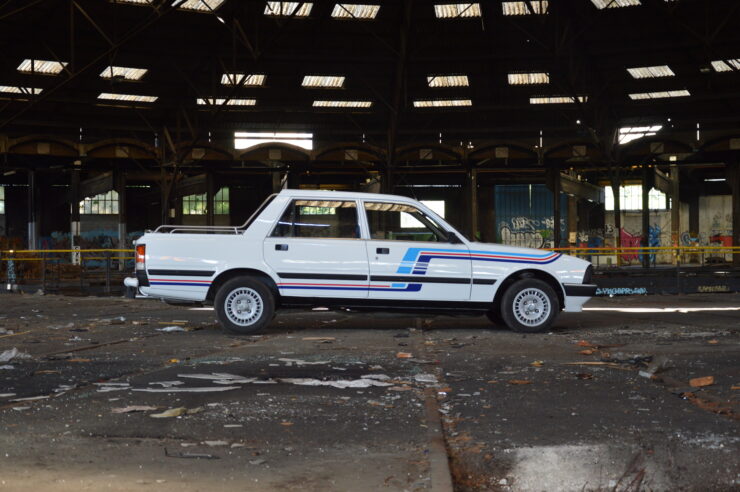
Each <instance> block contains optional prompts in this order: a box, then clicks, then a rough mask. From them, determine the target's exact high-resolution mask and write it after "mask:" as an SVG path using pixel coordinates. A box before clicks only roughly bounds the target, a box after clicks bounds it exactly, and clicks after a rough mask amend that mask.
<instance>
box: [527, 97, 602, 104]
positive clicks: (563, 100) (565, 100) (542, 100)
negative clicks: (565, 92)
mask: <svg viewBox="0 0 740 492" xmlns="http://www.w3.org/2000/svg"><path fill="white" fill-rule="evenodd" d="M576 100H577V101H578V102H580V103H585V102H588V96H577V97H574V96H534V97H530V98H529V104H575V102H576Z"/></svg>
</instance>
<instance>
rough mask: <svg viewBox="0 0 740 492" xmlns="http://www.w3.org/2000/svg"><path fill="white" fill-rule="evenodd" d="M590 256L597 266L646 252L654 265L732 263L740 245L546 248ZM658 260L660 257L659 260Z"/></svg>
mask: <svg viewBox="0 0 740 492" xmlns="http://www.w3.org/2000/svg"><path fill="white" fill-rule="evenodd" d="M549 249H550V250H551V251H557V252H560V253H565V254H568V255H571V256H576V257H579V258H583V259H586V260H589V261H590V262H591V263H593V264H594V267H596V268H603V267H616V266H629V265H637V266H640V265H642V264H643V259H644V257H645V255H647V257H648V263H649V264H650V265H651V266H653V267H656V266H660V265H674V266H675V265H682V266H706V265H713V264H725V263H732V262H733V258H734V255H740V246H624V247H590V246H579V247H569V248H549ZM658 260H660V261H658Z"/></svg>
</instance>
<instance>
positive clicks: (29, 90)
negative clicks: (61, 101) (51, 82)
mask: <svg viewBox="0 0 740 492" xmlns="http://www.w3.org/2000/svg"><path fill="white" fill-rule="evenodd" d="M43 90H44V89H41V88H39V87H17V86H14V85H0V92H4V93H6V94H28V95H32V94H33V95H36V94H41V91H43Z"/></svg>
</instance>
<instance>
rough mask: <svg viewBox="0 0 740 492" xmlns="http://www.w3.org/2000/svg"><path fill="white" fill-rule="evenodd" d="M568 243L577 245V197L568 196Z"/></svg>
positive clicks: (573, 245)
mask: <svg viewBox="0 0 740 492" xmlns="http://www.w3.org/2000/svg"><path fill="white" fill-rule="evenodd" d="M568 245H570V246H571V247H575V246H578V198H577V197H575V196H568Z"/></svg>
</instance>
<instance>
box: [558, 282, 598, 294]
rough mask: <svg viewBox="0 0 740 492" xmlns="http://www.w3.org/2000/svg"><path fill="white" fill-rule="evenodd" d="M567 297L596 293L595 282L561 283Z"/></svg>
mask: <svg viewBox="0 0 740 492" xmlns="http://www.w3.org/2000/svg"><path fill="white" fill-rule="evenodd" d="M563 289H564V290H565V295H566V296H568V297H571V296H572V297H593V296H594V295H596V284H563Z"/></svg>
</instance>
